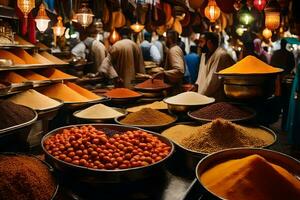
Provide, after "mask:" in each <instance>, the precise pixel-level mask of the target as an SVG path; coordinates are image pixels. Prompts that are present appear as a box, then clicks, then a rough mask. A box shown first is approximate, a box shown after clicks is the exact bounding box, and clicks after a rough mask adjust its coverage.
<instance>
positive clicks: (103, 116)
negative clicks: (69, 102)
mask: <svg viewBox="0 0 300 200" xmlns="http://www.w3.org/2000/svg"><path fill="white" fill-rule="evenodd" d="M127 113H128V112H127V111H126V110H125V109H122V108H114V107H108V106H105V105H103V104H96V105H93V106H90V107H88V108H86V109H82V110H78V111H76V112H74V113H73V116H74V117H75V118H76V119H77V120H78V121H79V122H80V123H82V122H83V123H100V122H113V121H114V118H116V117H120V116H125V115H126V114H127Z"/></svg>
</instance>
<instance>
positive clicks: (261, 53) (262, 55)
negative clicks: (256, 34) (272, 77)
mask: <svg viewBox="0 0 300 200" xmlns="http://www.w3.org/2000/svg"><path fill="white" fill-rule="evenodd" d="M253 44H254V52H255V54H256V56H257V57H258V58H259V59H260V60H262V61H264V62H265V63H270V61H269V60H268V57H267V55H268V53H267V52H266V51H265V50H264V49H263V48H262V46H261V40H260V39H259V38H256V39H254V40H253Z"/></svg>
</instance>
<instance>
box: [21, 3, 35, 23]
mask: <svg viewBox="0 0 300 200" xmlns="http://www.w3.org/2000/svg"><path fill="white" fill-rule="evenodd" d="M17 4H18V7H19V9H20V10H21V11H22V13H23V14H24V18H25V20H26V19H27V18H28V14H29V13H30V11H31V10H32V9H33V8H34V7H35V0H18V2H17Z"/></svg>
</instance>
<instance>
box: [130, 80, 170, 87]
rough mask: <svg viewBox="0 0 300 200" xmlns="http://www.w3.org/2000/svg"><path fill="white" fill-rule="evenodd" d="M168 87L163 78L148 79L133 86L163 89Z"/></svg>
mask: <svg viewBox="0 0 300 200" xmlns="http://www.w3.org/2000/svg"><path fill="white" fill-rule="evenodd" d="M168 87H170V85H169V84H166V83H165V82H164V81H163V80H160V79H148V80H146V81H144V82H142V83H139V84H137V85H136V86H135V88H137V89H164V88H168Z"/></svg>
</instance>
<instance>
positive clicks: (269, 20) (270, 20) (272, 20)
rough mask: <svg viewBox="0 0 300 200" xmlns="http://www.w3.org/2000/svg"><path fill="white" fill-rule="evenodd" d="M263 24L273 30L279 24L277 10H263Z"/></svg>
mask: <svg viewBox="0 0 300 200" xmlns="http://www.w3.org/2000/svg"><path fill="white" fill-rule="evenodd" d="M265 15H266V18H265V26H266V27H267V28H268V29H270V30H275V29H277V28H278V27H279V26H280V13H279V12H265Z"/></svg>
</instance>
